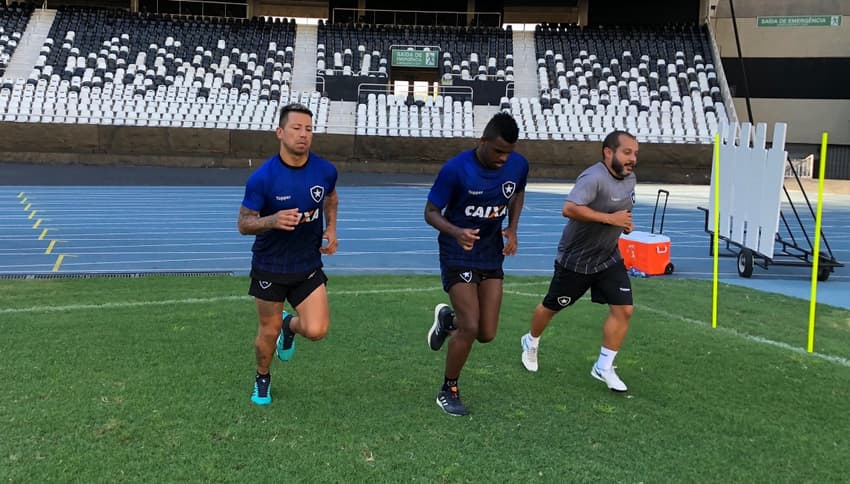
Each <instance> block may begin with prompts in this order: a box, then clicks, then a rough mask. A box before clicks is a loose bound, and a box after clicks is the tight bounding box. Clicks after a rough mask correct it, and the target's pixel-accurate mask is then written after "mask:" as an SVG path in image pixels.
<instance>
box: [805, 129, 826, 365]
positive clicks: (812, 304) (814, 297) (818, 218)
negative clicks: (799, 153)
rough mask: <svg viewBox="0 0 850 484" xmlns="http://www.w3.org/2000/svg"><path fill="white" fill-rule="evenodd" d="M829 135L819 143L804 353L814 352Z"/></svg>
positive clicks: (824, 134)
mask: <svg viewBox="0 0 850 484" xmlns="http://www.w3.org/2000/svg"><path fill="white" fill-rule="evenodd" d="M828 137H829V135H828V134H827V132H826V131H824V132H823V136H822V137H821V142H820V169H819V170H818V208H817V212H816V215H815V246H814V249H815V250H814V252H815V253H814V256H813V257H814V259H813V260H812V293H811V295H810V296H809V342H808V344H807V345H806V351H808V352H809V353H811V352H812V351H814V350H815V309H816V306H817V301H818V265H819V264H818V263H819V262H820V229H821V222H822V221H823V220H822V217H823V178H824V175H825V174H826V142H827V139H828Z"/></svg>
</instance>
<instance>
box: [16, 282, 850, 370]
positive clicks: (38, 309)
mask: <svg viewBox="0 0 850 484" xmlns="http://www.w3.org/2000/svg"><path fill="white" fill-rule="evenodd" d="M547 284H548V281H541V282H526V283H515V284H505V291H504V292H505V294H513V295H517V296H525V297H535V298H542V296H543V293H529V292H522V291H513V290H511V289H510V288H511V287H521V286H543V285H547ZM431 291H442V288H441V287H439V286H434V287H428V288H411V287H408V288H387V289H367V290H362V291H329V294H330V295H331V296H334V295H337V296H358V295H361V294H391V293H396V294H397V293H414V292H431ZM250 299H252V298H251V296H247V295H246V296H217V297H208V298H186V299H165V300H161V301H126V302H110V303H103V304H72V305H67V306H32V307H28V308H3V309H0V314H20V313H44V312H61V311H78V310H89V309H98V310H99V309H118V308H131V307H144V306H168V305H175V304H178V305H179V304H207V303H213V302H220V301H243V300H244V301H248V300H250ZM583 299H586V298H583ZM636 307H637V308H638V309H639V310H645V311H649V312H652V313H655V314H659V315H661V316H664V317H666V318H671V319H678V320H680V321H683V322H686V323H691V324H695V325H698V326H704V327H707V326H709V324H708V323H707V322H705V321H699V320H697V319H691V318H686V317H684V316H679V315H677V314H671V313H668V312H666V311H662V310H660V309H655V308H652V307H649V306H645V305H639V306H636ZM716 329H717V330H718V331H720V332H723V333H725V334H729V335H732V336H736V337H738V338H742V339H745V340H747V341H752V342H754V343H761V344H766V345H769V346H773V347H775V348H780V349H783V350H787V351H791V352H793V353H797V354H800V355H810V356H814V357H816V358H820V359H822V360H824V361H828V362H830V363H836V364H838V365H841V366H844V367H848V368H850V360H848V359H847V358H843V357H840V356H834V355H826V354H823V353H808V352H807V351H806V350H804V349H803V348H799V347H796V346H792V345H789V344H787V343H782V342H780V341H774V340H771V339H767V338H762V337H761V336H753V335H750V334H746V333H741V332H740V331H736V330H734V329H732V328H725V327H719V328H716Z"/></svg>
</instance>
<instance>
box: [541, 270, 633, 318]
mask: <svg viewBox="0 0 850 484" xmlns="http://www.w3.org/2000/svg"><path fill="white" fill-rule="evenodd" d="M588 289H590V300H591V301H593V302H595V303H599V304H611V305H614V306H631V305H632V282H631V281H630V280H629V274H628V273H627V272H626V266H625V265H624V264H623V262H622V261H620V262H619V263H617V264H614V265H613V266H611V267H609V268H607V269H605V270H603V271H601V272H597V273H596V274H581V273H578V272H573V271H571V270H568V269H565V268H564V267H563V266H562V265H561V264H559V263H558V262H557V261H555V274H554V275H553V276H552V281H551V282H550V283H549V291H548V292H547V293H546V297H544V298H543V307H545V308H546V309H549V310H552V311H560V310H562V309H564V308H565V307H567V306H570V305H572V304H575V302H576V301H578V300H579V299H581V297H582V296H584V293H586V292H587V290H588Z"/></svg>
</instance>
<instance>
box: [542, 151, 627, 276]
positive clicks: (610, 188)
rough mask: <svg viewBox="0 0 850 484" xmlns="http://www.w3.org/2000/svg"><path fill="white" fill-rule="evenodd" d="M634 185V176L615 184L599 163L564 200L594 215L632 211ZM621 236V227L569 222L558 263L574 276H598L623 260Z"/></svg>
mask: <svg viewBox="0 0 850 484" xmlns="http://www.w3.org/2000/svg"><path fill="white" fill-rule="evenodd" d="M636 182H637V178H636V177H635V175H634V173H630V174H629V175H628V176H627V177H625V178H624V179H622V180H618V179H617V178H614V176H613V175H612V174H611V172H609V171H608V168H607V167H606V166H605V164H604V163H602V162H599V163H596V164H595V165H593V166H591V167H589V168H588V169H586V170H584V171H583V172H581V174H580V175H579V176H578V179H576V184H575V186H574V187H573V189H572V191H571V192H570V194H569V195H567V200H568V201H570V202H573V203H575V204H576V205H586V206H588V207H590V208H592V209H593V210H596V211H597V212H605V213H614V212H619V211H620V210H631V209H632V207H633V206H634V204H635V183H636ZM622 233H623V228H622V227H616V226H613V225H607V224H602V223H596V222H579V221H577V220H572V219H571V220H570V221H568V222H567V225H566V226H565V227H564V233H563V234H562V235H561V241H560V242H559V243H558V258H557V261H558V263H559V264H561V265H562V266H563V267H564V268H566V269H568V270H571V271H573V272H579V273H581V274H595V273H597V272H601V271H603V270H605V269H607V268H608V267H611V266H612V265H614V264H616V263H617V262H619V261H621V260H623V257H622V256H621V255H620V250H619V249H618V247H617V240H618V239H619V238H620V234H622Z"/></svg>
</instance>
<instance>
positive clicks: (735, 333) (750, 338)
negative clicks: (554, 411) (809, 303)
mask: <svg viewBox="0 0 850 484" xmlns="http://www.w3.org/2000/svg"><path fill="white" fill-rule="evenodd" d="M505 293H506V294H515V295H517V296H530V297H537V298H542V294H530V293H527V292H520V291H509V290H506V291H505ZM586 299H587V298H586V297H585V298H582V300H586ZM635 309H636V310H638V311H649V312H651V313H655V314H659V315H661V316H664V317H666V318H670V319H678V320H679V321H683V322H686V323H691V324H695V325H697V326H703V327H710V326H711V325H710V324H709V323H707V322H705V321H700V320H698V319H691V318H686V317H684V316H679V315H678V314H671V313H668V312H667V311H662V310H660V309H655V308H652V307H649V306H645V305H643V304H641V305H637V304H636V305H635ZM714 329H715V330H717V331H720V332H721V333H725V334H729V335H732V336H737V337H738V338H742V339H745V340H747V341H752V342H754V343H761V344H765V345H769V346H773V347H776V348H780V349H783V350H787V351H791V352H793V353H797V354H800V355H810V356H814V357H816V358H820V359H822V360H825V361H829V362H830V363H836V364H839V365H841V366H845V367H848V368H850V360H848V359H847V358H842V357H841V356H834V355H826V354H823V353H809V352H807V351H806V350H805V349H803V348H800V347H797V346H792V345H789V344H788V343H783V342H781V341H774V340H772V339H767V338H762V337H761V336H753V335H751V334H747V333H742V332H740V331H737V330H735V329H732V328H726V327H722V326H720V327H717V328H714Z"/></svg>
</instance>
